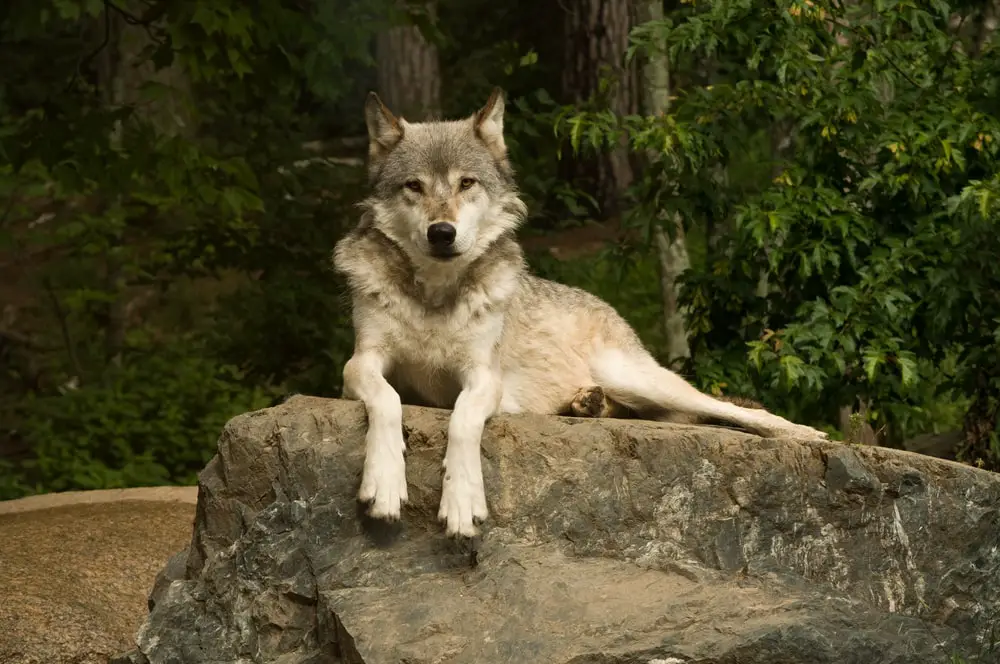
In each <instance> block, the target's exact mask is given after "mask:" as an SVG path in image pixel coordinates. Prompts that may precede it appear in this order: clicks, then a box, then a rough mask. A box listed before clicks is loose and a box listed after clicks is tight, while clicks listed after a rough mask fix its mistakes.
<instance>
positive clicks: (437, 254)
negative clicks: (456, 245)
mask: <svg viewBox="0 0 1000 664" xmlns="http://www.w3.org/2000/svg"><path fill="white" fill-rule="evenodd" d="M461 255H462V254H460V253H459V252H457V251H453V250H451V249H431V257H432V258H436V259H437V260H439V261H443V262H447V261H450V260H452V259H454V258H458V257H459V256H461Z"/></svg>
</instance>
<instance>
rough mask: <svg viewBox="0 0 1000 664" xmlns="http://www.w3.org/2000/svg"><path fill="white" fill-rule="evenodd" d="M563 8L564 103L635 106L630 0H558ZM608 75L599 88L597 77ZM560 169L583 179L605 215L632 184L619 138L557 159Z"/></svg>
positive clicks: (623, 110)
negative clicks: (605, 147)
mask: <svg viewBox="0 0 1000 664" xmlns="http://www.w3.org/2000/svg"><path fill="white" fill-rule="evenodd" d="M560 6H561V7H563V10H564V15H563V16H564V18H563V30H564V34H563V44H564V48H565V50H564V61H563V75H562V88H563V96H564V98H565V100H566V101H567V102H568V103H573V104H581V105H582V104H583V103H585V102H587V101H588V100H591V98H592V97H594V98H596V99H594V101H596V102H597V103H598V104H599V106H600V107H601V108H607V109H610V110H611V111H613V112H614V113H615V114H617V115H619V116H623V115H630V114H632V113H635V112H636V111H637V110H638V109H637V106H638V103H637V97H638V95H637V91H638V90H637V89H638V87H639V86H638V81H637V80H636V78H637V77H636V72H635V68H634V67H631V66H628V67H627V66H625V64H624V59H625V51H626V49H627V48H628V34H629V30H631V28H632V26H633V25H634V23H635V12H634V9H633V4H632V2H631V0H578V1H577V2H571V3H564V4H561V5H560ZM602 77H608V78H609V79H610V83H611V84H610V86H609V87H607V88H604V87H603V86H602V85H601V78H602ZM563 164H564V166H563V168H564V169H565V170H564V173H563V175H564V176H565V177H566V178H567V179H569V180H583V181H586V182H588V183H589V184H590V185H592V187H593V188H592V189H591V191H592V192H593V193H594V198H595V199H596V200H597V203H598V205H599V206H600V208H601V212H602V216H604V217H605V218H607V217H610V216H614V215H615V214H617V213H618V212H619V211H620V208H621V199H622V194H623V193H624V191H625V189H626V188H627V187H628V186H629V185H631V184H632V180H633V177H634V175H633V171H632V166H631V164H630V162H629V157H628V148H627V143H626V141H625V139H624V138H623V139H622V140H621V142H620V144H619V146H618V147H617V148H616V149H615V150H612V151H611V152H610V153H605V154H601V155H597V156H592V157H591V156H584V155H579V156H577V157H575V158H571V159H567V160H565V161H564V162H563Z"/></svg>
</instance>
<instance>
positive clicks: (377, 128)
mask: <svg viewBox="0 0 1000 664" xmlns="http://www.w3.org/2000/svg"><path fill="white" fill-rule="evenodd" d="M365 124H366V125H368V156H369V158H370V159H371V160H373V161H375V160H378V159H380V158H382V157H384V156H385V155H387V154H389V151H390V150H392V149H393V148H394V147H396V144H397V143H399V141H400V140H402V138H403V126H402V125H401V124H400V123H399V120H397V119H396V116H394V115H393V114H392V113H391V112H390V111H389V109H388V108H386V107H385V104H383V103H382V100H381V99H379V98H378V95H377V94H375V93H374V92H369V93H368V98H367V99H366V100H365Z"/></svg>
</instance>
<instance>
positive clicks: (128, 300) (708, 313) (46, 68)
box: [0, 0, 1000, 499]
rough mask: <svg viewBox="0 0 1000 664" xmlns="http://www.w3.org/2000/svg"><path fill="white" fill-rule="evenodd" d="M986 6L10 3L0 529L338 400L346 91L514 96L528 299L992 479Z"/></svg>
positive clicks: (997, 104) (857, 436) (997, 273)
mask: <svg viewBox="0 0 1000 664" xmlns="http://www.w3.org/2000/svg"><path fill="white" fill-rule="evenodd" d="M998 15H1000V12H998V4H997V2H995V1H990V2H952V3H949V2H945V1H943V0H939V1H931V2H913V1H907V2H892V1H889V0H879V1H876V2H861V1H854V0H836V1H832V2H826V1H822V0H814V1H813V0H779V1H778V2H775V3H754V2H750V1H749V0H747V1H735V0H724V1H720V2H703V1H701V0H683V1H682V2H652V3H650V2H639V1H636V0H577V1H576V2H562V1H560V0H536V1H535V2H530V3H529V2H525V0H509V1H508V2H488V1H487V0H461V1H459V0H435V1H433V2H427V1H423V0H250V1H246V0H241V1H239V2H237V1H235V0H116V2H110V1H108V0H6V2H4V3H2V6H0V369H2V371H0V499H5V498H13V497H17V496H21V495H26V494H30V493H38V492H46V491H59V490H68V489H96V488H111V487H126V486H140V485H152V484H164V483H188V482H193V481H194V479H195V474H196V473H197V472H198V471H199V470H200V469H201V467H202V466H203V465H204V463H205V462H206V461H207V460H208V459H209V458H210V457H211V455H212V454H214V451H215V443H216V438H217V435H218V433H219V431H220V429H221V427H222V426H223V425H224V423H225V422H226V420H227V419H228V418H230V417H232V416H234V415H236V414H238V413H241V412H244V411H247V410H250V409H255V408H261V407H265V406H268V405H269V404H272V403H275V402H276V401H277V400H279V399H280V398H282V396H283V395H286V394H288V393H291V392H303V393H309V394H314V395H323V396H337V395H339V390H340V381H341V375H340V374H341V368H342V366H343V363H344V362H345V361H346V359H347V357H348V356H349V353H350V350H351V344H352V335H351V330H350V325H349V309H348V306H347V301H346V300H345V294H344V290H343V285H342V284H341V283H340V282H339V281H338V279H337V278H335V277H334V275H333V274H332V271H331V269H330V261H329V256H330V252H331V250H332V247H333V244H334V243H335V241H336V240H337V239H338V238H339V237H340V236H341V235H342V234H343V232H344V231H345V230H346V229H347V228H348V227H349V226H351V225H352V224H354V223H356V220H357V214H356V211H355V208H354V207H353V206H354V204H355V203H356V202H357V201H358V200H359V199H360V198H361V196H362V194H363V191H364V186H365V179H364V155H365V145H366V139H365V137H364V124H363V117H362V105H363V102H364V95H365V93H366V92H367V91H368V90H369V89H375V90H377V91H378V92H379V93H380V94H381V95H382V97H383V99H384V100H385V101H386V103H387V104H388V105H389V107H390V108H391V109H392V110H393V111H395V112H397V113H400V114H402V115H404V116H405V117H407V118H408V119H411V120H416V119H423V118H430V117H440V116H464V115H467V114H469V113H471V112H472V111H474V110H475V109H476V108H478V107H479V106H480V105H482V103H483V102H484V101H485V100H486V97H487V96H488V94H489V91H490V89H491V88H492V87H493V86H495V85H498V86H501V87H502V88H503V89H504V90H505V91H506V93H507V98H508V112H507V118H506V127H507V132H508V136H509V138H508V143H509V146H510V149H511V154H512V159H513V162H514V164H515V167H516V168H517V170H518V173H519V179H520V182H521V184H522V188H523V190H524V195H525V198H526V200H527V201H528V202H529V204H530V208H531V218H530V220H529V223H528V224H527V225H526V228H525V229H524V232H523V240H524V242H525V245H526V247H527V248H528V251H529V256H530V261H531V265H532V269H533V270H534V271H536V272H537V273H539V274H542V275H544V276H547V277H550V278H553V279H557V280H561V281H564V282H567V283H572V284H575V285H579V286H582V287H584V288H586V289H588V290H590V291H592V292H595V293H597V294H598V295H600V296H602V297H604V298H605V299H607V300H608V301H609V302H611V303H612V304H613V305H614V306H616V307H617V308H618V309H619V310H620V311H621V312H622V313H623V315H625V316H626V318H627V319H628V320H629V321H630V322H631V323H632V324H633V325H635V327H636V328H637V330H638V331H639V333H640V334H641V336H642V337H643V339H644V340H645V341H646V342H647V344H648V345H649V347H650V348H651V349H652V350H653V351H654V352H655V353H656V354H657V355H658V357H659V358H660V359H661V360H662V361H663V362H664V363H669V364H670V365H672V366H674V367H675V368H677V370H679V371H681V372H682V373H683V374H684V375H685V376H687V377H688V378H689V379H690V380H692V381H693V382H694V383H695V384H697V385H698V386H699V387H700V388H702V389H704V390H708V391H711V392H713V393H716V394H730V395H743V396H749V397H754V398H757V399H759V400H760V401H762V402H763V403H764V404H765V405H767V406H768V407H769V408H771V409H773V410H775V411H776V412H779V413H781V414H783V415H785V416H787V417H790V418H792V419H795V420H797V421H801V422H803V423H808V424H812V425H814V426H818V427H822V428H825V429H827V430H829V431H830V432H831V433H833V434H834V436H835V437H839V438H845V439H847V440H850V441H852V442H857V443H862V444H878V445H884V446H890V447H904V448H907V449H913V450H917V451H921V452H924V453H929V454H935V455H938V456H943V457H947V458H952V459H958V460H959V461H962V462H965V463H971V464H975V465H978V466H980V467H986V468H990V469H992V470H998V469H1000V444H998V440H997V430H998V429H997V421H998V413H1000V232H998V231H1000V179H998V175H997V154H998V146H1000V125H998V117H1000V89H998V82H1000V58H998V57H997V55H998V51H997V48H996V47H997V37H996V21H997V16H998Z"/></svg>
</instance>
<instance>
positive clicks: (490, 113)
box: [473, 88, 507, 159]
mask: <svg viewBox="0 0 1000 664" xmlns="http://www.w3.org/2000/svg"><path fill="white" fill-rule="evenodd" d="M473 122H474V123H475V128H476V135H477V136H479V138H480V139H481V140H482V141H483V143H485V144H486V147H487V148H489V150H490V152H492V153H493V156H494V157H496V158H497V159H503V158H504V157H505V156H506V155H507V146H506V145H505V144H504V141H503V91H502V90H501V89H500V88H493V93H492V94H491V95H490V98H489V99H487V100H486V105H485V106H483V107H482V108H481V109H479V110H478V111H476V114H475V115H474V116H473Z"/></svg>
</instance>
